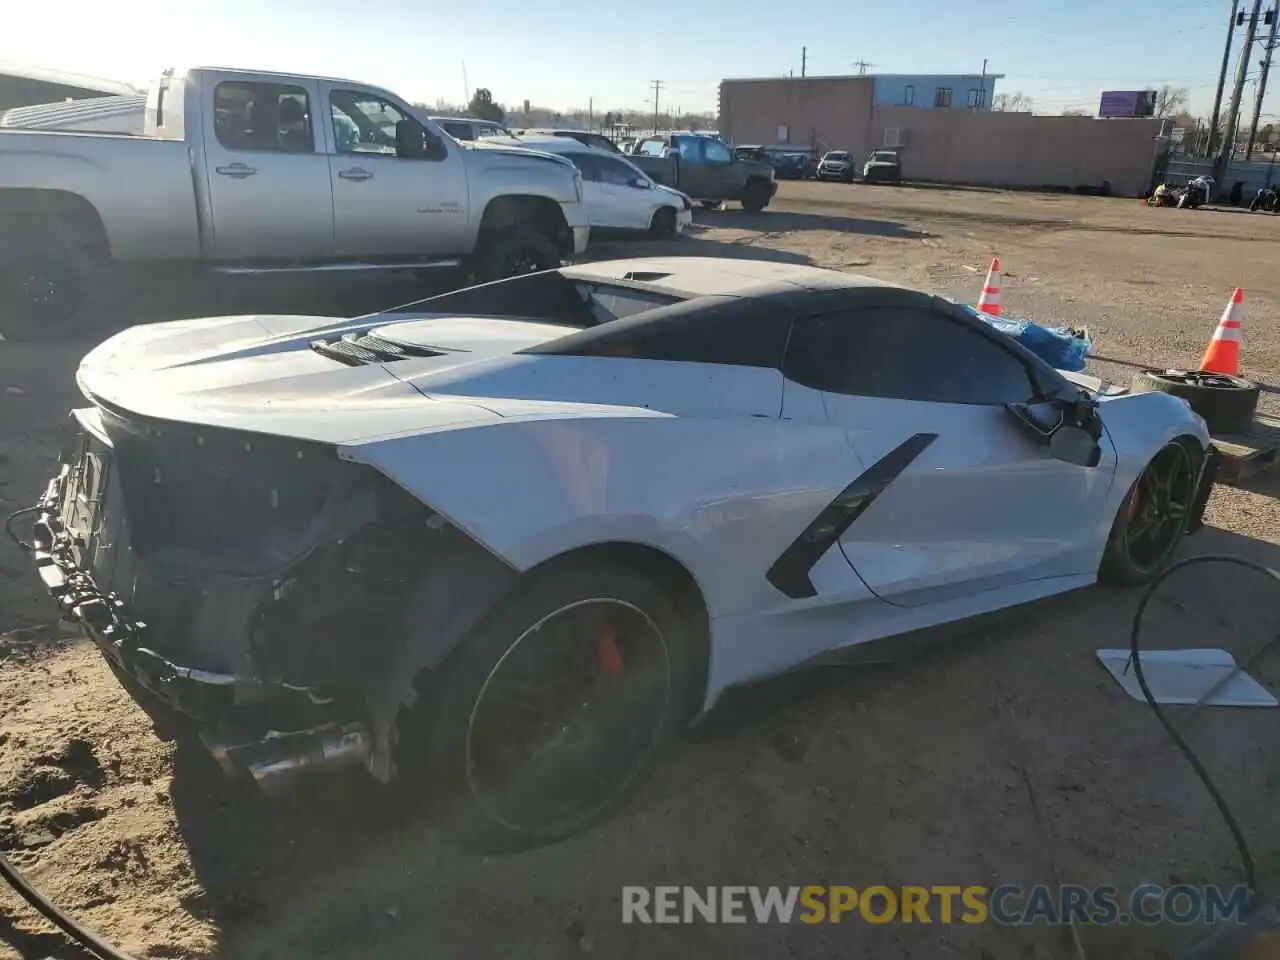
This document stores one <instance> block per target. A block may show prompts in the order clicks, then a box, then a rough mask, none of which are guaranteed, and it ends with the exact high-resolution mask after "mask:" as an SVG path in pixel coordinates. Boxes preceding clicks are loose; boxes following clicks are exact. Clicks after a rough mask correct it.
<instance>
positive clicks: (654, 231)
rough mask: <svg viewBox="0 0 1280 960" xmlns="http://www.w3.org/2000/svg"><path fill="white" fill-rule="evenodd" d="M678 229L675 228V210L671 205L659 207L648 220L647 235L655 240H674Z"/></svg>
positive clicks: (677, 234)
mask: <svg viewBox="0 0 1280 960" xmlns="http://www.w3.org/2000/svg"><path fill="white" fill-rule="evenodd" d="M679 234H680V231H679V230H678V229H677V228H676V212H675V210H674V209H673V208H672V207H660V208H659V209H657V210H655V211H654V213H653V219H652V220H651V221H650V222H649V235H650V236H651V237H653V238H654V239H656V240H674V239H675V238H676V237H677V236H679Z"/></svg>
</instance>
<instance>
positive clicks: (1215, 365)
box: [1200, 287, 1244, 377]
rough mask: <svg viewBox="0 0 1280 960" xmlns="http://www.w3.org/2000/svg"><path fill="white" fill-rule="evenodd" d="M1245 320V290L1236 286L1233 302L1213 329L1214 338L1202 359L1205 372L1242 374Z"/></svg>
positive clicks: (1201, 366) (1231, 374)
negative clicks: (1242, 342)
mask: <svg viewBox="0 0 1280 960" xmlns="http://www.w3.org/2000/svg"><path fill="white" fill-rule="evenodd" d="M1243 322H1244V291H1243V290H1241V289H1240V288H1239V287H1236V292H1235V293H1233V294H1232V295H1231V302H1230V303H1228V304H1227V309H1225V310H1223V311H1222V319H1221V320H1219V321H1218V329H1216V330H1214V331H1213V339H1212V340H1210V341H1209V348H1208V349H1207V350H1205V352H1204V358H1203V359H1202V360H1201V361H1200V369H1201V370H1202V371H1203V372H1205V373H1225V374H1227V375H1228V376H1232V377H1238V376H1239V375H1240V325H1241V324H1242V323H1243Z"/></svg>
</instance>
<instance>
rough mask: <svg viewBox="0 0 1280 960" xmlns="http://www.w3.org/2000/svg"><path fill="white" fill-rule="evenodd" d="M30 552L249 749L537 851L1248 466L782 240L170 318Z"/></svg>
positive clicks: (1161, 553) (87, 365)
mask: <svg viewBox="0 0 1280 960" xmlns="http://www.w3.org/2000/svg"><path fill="white" fill-rule="evenodd" d="M78 381H79V386H80V389H81V391H82V392H83V394H84V396H85V397H86V399H87V404H86V406H85V407H84V408H83V409H78V410H76V411H74V413H73V421H72V429H71V430H70V431H69V436H68V445H67V447H66V450H65V454H64V458H63V462H62V467H61V470H60V472H59V473H58V475H57V476H56V477H54V478H53V479H52V481H51V482H50V483H49V485H48V488H47V491H46V492H45V493H44V495H43V498H42V500H41V502H40V503H39V504H38V505H37V506H35V507H32V508H30V512H32V513H34V514H35V515H36V520H35V523H34V533H33V537H32V541H31V544H30V546H29V548H30V550H31V552H32V554H33V556H34V559H35V561H36V563H37V565H38V567H39V571H40V573H41V575H42V577H43V578H44V581H45V583H46V584H47V586H48V589H49V590H50V592H51V593H52V595H53V596H54V597H55V598H56V600H57V602H58V604H59V605H60V607H61V610H62V612H63V614H64V615H65V616H66V617H68V618H70V619H72V620H74V621H77V622H79V623H81V624H83V626H84V628H85V630H86V632H87V633H88V635H89V636H90V637H92V639H93V640H94V641H95V642H96V643H97V645H98V646H99V647H100V648H101V649H102V651H103V653H104V654H105V657H106V660H107V662H108V663H109V664H110V666H111V668H112V669H113V670H114V671H115V672H116V673H117V675H118V676H119V677H120V678H121V680H122V682H124V683H125V685H126V686H127V687H128V688H129V689H130V691H131V692H132V693H133V695H134V696H135V698H137V699H138V700H139V702H140V703H142V704H143V705H144V706H146V707H147V708H148V710H149V711H151V712H153V715H154V714H155V713H156V712H157V711H159V712H163V713H165V714H166V715H169V716H172V715H174V713H175V712H176V714H178V715H185V716H186V717H187V718H190V720H191V722H193V724H194V725H195V726H196V727H198V728H199V730H200V731H201V733H202V735H203V737H204V739H205V742H206V743H207V744H208V745H209V747H210V748H211V749H212V750H213V752H214V753H215V755H216V756H217V757H218V758H219V760H220V761H221V762H222V763H223V764H224V766H225V768H226V769H227V770H228V771H229V772H238V773H241V774H249V775H251V776H252V777H254V778H255V779H256V780H258V782H259V783H261V784H262V785H263V786H264V787H272V786H274V785H276V784H277V783H278V782H281V778H282V777H283V776H285V775H287V774H291V773H294V772H297V771H299V770H304V769H308V768H332V767H339V766H343V765H352V766H360V765H362V766H365V767H367V768H368V769H369V771H371V772H372V773H373V774H374V775H375V776H377V777H379V778H381V779H383V780H386V781H389V780H391V779H393V778H395V777H396V776H397V775H399V776H401V777H410V776H412V777H413V779H414V780H415V781H416V780H418V779H419V778H421V779H424V780H426V781H427V782H429V783H430V784H431V785H432V788H433V789H438V790H442V791H445V792H446V793H447V795H448V796H449V797H451V798H452V800H453V802H452V803H451V804H449V805H448V806H447V807H446V809H448V810H449V811H450V813H451V815H454V816H455V817H456V820H455V822H454V823H453V828H454V829H455V830H456V831H458V833H459V834H460V835H461V836H463V837H465V838H468V839H470V840H472V841H473V842H474V843H479V844H483V845H485V846H489V847H493V846H501V847H518V846H524V845H534V844H538V843H542V842H547V841H550V840H554V839H556V838H559V837H563V836H566V835H569V834H571V833H573V832H575V831H577V830H580V829H582V828H583V827H584V826H586V825H588V824H590V823H592V822H593V821H596V820H599V819H601V818H603V817H605V816H607V815H608V814H609V813H610V812H611V811H614V810H616V809H618V808H619V807H620V806H621V804H622V803H623V802H624V801H625V800H626V798H627V797H628V796H629V795H630V794H632V793H633V792H634V791H635V789H636V788H637V786H638V785H639V784H640V783H641V782H642V781H643V779H644V775H645V774H646V773H647V771H648V770H649V769H650V768H651V767H652V765H653V764H654V762H655V760H656V759H657V757H659V756H660V754H661V752H662V748H663V747H664V746H666V745H667V744H668V743H669V742H670V741H671V740H672V739H673V738H674V737H675V736H676V735H677V733H678V732H679V730H680V729H681V728H682V727H683V726H684V725H685V724H686V723H688V722H689V721H690V720H691V719H693V718H695V717H696V716H698V715H700V714H702V713H704V712H705V711H707V710H708V709H709V708H710V707H711V706H712V705H713V704H714V703H715V702H716V700H717V698H719V697H720V696H721V694H722V693H723V692H724V691H725V690H727V689H728V688H730V687H733V686H735V685H739V684H744V683H747V682H750V681H754V680H757V679H760V678H764V677H768V676H771V675H776V674H779V673H781V672H783V671H787V670H790V669H793V668H797V667H800V666H803V665H806V664H810V663H814V662H819V661H822V660H824V659H830V658H833V657H838V656H847V655H849V653H850V652H851V651H852V650H853V648H855V647H858V646H859V645H862V644H867V643H868V642H870V641H880V640H884V639H885V638H891V637H894V636H897V635H901V634H904V633H907V632H909V631H916V630H918V629H921V628H925V627H931V626H935V625H940V624H945V623H951V622H955V621H958V620H961V619H963V618H966V617H971V616H975V615H978V614H982V613H985V612H988V611H993V610H996V609H999V608H1004V607H1009V606H1013V605H1016V604H1022V603H1026V602H1028V601H1033V600H1036V599H1039V598H1042V597H1046V596H1049V595H1052V594H1057V593H1061V592H1063V591H1068V590H1073V589H1076V588H1080V587H1085V586H1088V585H1090V584H1093V583H1094V582H1096V581H1098V580H1107V581H1112V582H1117V583H1140V582H1142V581H1144V580H1146V579H1148V578H1150V577H1151V576H1153V575H1154V574H1155V573H1156V572H1157V571H1158V570H1160V569H1161V567H1162V566H1163V565H1165V564H1166V562H1167V561H1168V560H1169V558H1170V556H1171V555H1172V553H1173V551H1174V550H1175V549H1176V547H1177V545H1178V542H1179V540H1180V538H1181V537H1182V536H1183V534H1185V533H1187V532H1188V531H1189V530H1193V529H1195V528H1197V527H1198V526H1199V525H1200V522H1201V520H1200V518H1201V515H1202V513H1203V510H1204V504H1205V500H1206V498H1207V497H1208V494H1209V490H1210V487H1211V485H1212V482H1213V476H1214V473H1213V471H1214V469H1215V466H1216V458H1215V456H1214V454H1213V452H1212V448H1211V446H1210V444H1209V436H1208V433H1207V431H1206V429H1205V425H1204V423H1203V421H1202V420H1201V419H1200V417H1199V416H1197V415H1196V414H1195V413H1193V412H1192V410H1191V409H1190V407H1189V406H1188V405H1187V404H1186V403H1185V402H1184V401H1181V400H1179V399H1176V398H1174V397H1171V396H1168V395H1165V394H1160V393H1150V394H1139V395H1131V396H1116V397H1111V396H1106V395H1105V394H1104V393H1103V392H1101V391H1099V390H1098V389H1097V382H1096V381H1094V383H1093V389H1090V388H1089V387H1088V386H1087V384H1088V380H1087V378H1080V377H1074V378H1073V377H1069V376H1064V375H1063V374H1060V373H1059V372H1057V371H1055V370H1053V369H1052V368H1050V367H1049V366H1047V365H1046V364H1044V363H1043V362H1042V361H1040V360H1039V359H1037V358H1036V357H1035V356H1033V355H1032V354H1030V353H1028V352H1027V351H1026V350H1025V349H1023V348H1022V347H1021V346H1019V345H1018V344H1016V343H1014V342H1012V341H1011V340H1009V339H1008V338H1006V337H1004V336H1003V335H1002V334H1000V333H998V332H995V331H993V330H992V329H990V328H988V327H987V326H986V325H984V324H983V323H981V322H980V321H978V320H975V319H974V318H973V317H972V316H971V315H970V314H968V313H967V312H966V311H965V310H963V309H961V308H959V307H957V306H955V305H954V304H951V303H949V302H947V301H944V300H941V299H938V298H936V297H933V296H930V295H927V294H924V293H919V292H915V291H912V290H908V289H903V288H901V287H897V286H893V285H890V284H886V283H881V282H879V281H876V280H872V279H869V278H866V277H860V276H853V275H849V274H843V273H836V272H831V271H825V270H820V269H816V268H812V267H806V266H793V265H785V264H776V263H764V262H759V261H743V260H729V259H725V260H720V259H702V258H668V259H646V260H626V261H612V262H605V263H595V264H590V265H586V266H574V267H565V268H562V269H559V270H552V271H547V272H542V273H536V274H528V275H525V276H520V277H516V278H513V279H510V280H504V281H500V282H497V283H491V284H486V285H483V286H477V287H470V288H467V289H463V290H458V291H455V292H452V293H447V294H444V295H442V296H438V297H434V298H431V299H428V300H425V301H422V302H420V303H419V304H416V305H415V306H414V307H413V309H412V310H405V309H401V310H398V311H396V312H394V313H384V314H380V315H376V316H373V317H366V318H360V319H356V320H341V321H339V320H333V319H323V318H316V317H294V316H249V317H221V318H215V319H202V320H190V321H179V322H174V323H162V324H155V325H150V326H138V327H134V328H132V329H129V330H126V331H125V332H123V333H121V334H119V335H117V336H115V337H113V338H111V339H110V340H108V341H106V342H105V343H103V344H102V345H101V346H99V347H98V348H97V349H95V350H93V351H92V352H91V353H90V354H89V355H88V356H86V357H85V359H84V361H83V363H82V365H81V367H80V369H79V373H78Z"/></svg>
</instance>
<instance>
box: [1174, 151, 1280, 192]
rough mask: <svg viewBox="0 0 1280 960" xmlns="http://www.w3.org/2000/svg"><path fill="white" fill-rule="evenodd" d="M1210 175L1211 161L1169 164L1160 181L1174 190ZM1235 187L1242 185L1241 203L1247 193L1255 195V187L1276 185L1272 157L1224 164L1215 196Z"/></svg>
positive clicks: (1279, 174)
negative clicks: (1172, 186) (1188, 182)
mask: <svg viewBox="0 0 1280 960" xmlns="http://www.w3.org/2000/svg"><path fill="white" fill-rule="evenodd" d="M1212 175H1213V161H1212V160H1170V161H1169V165H1168V167H1166V168H1165V174H1164V180H1165V182H1166V183H1171V184H1174V185H1175V186H1177V185H1180V184H1183V183H1186V182H1187V181H1188V180H1194V179H1195V178H1196V177H1204V176H1212ZM1237 183H1242V184H1244V195H1245V199H1249V197H1250V195H1251V193H1253V192H1256V191H1257V189H1258V188H1259V187H1263V186H1268V185H1270V184H1272V183H1280V168H1277V166H1276V155H1275V154H1274V153H1273V154H1271V156H1270V157H1269V158H1268V159H1267V160H1247V161H1246V160H1237V161H1235V162H1233V163H1229V164H1227V169H1226V171H1225V172H1224V173H1223V174H1222V178H1221V179H1220V180H1219V181H1218V193H1219V194H1220V195H1222V194H1226V193H1228V192H1230V190H1231V188H1232V187H1234V186H1235V185H1236V184H1237Z"/></svg>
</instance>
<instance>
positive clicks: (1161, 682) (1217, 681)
mask: <svg viewBox="0 0 1280 960" xmlns="http://www.w3.org/2000/svg"><path fill="white" fill-rule="evenodd" d="M1098 660H1099V661H1100V662H1101V663H1102V666H1103V667H1104V668H1106V671H1107V673H1109V674H1111V676H1112V677H1114V678H1115V681H1116V683H1118V684H1120V686H1121V687H1122V688H1123V689H1124V692H1125V693H1127V694H1129V696H1131V697H1132V698H1133V699H1134V700H1141V701H1142V702H1143V703H1145V702H1146V699H1147V698H1146V697H1145V696H1143V694H1142V687H1140V686H1139V685H1138V675H1137V673H1136V672H1135V671H1134V669H1133V665H1132V664H1131V663H1130V651H1129V650H1099V651H1098ZM1141 660H1142V675H1143V677H1144V679H1146V681H1147V686H1148V687H1149V688H1150V689H1151V696H1152V698H1153V699H1154V700H1155V701H1156V703H1160V704H1178V705H1183V706H1194V705H1195V704H1198V703H1202V702H1203V703H1204V705H1205V706H1209V707H1280V700H1277V699H1276V698H1275V697H1274V696H1273V695H1272V694H1271V693H1270V691H1268V690H1267V688H1266V687H1264V686H1263V685H1262V684H1260V683H1258V681H1257V680H1255V679H1253V677H1251V676H1249V674H1247V673H1245V672H1244V671H1243V670H1239V665H1238V664H1237V663H1236V658H1235V657H1233V656H1232V655H1231V654H1230V653H1229V652H1228V651H1226V650H1212V649H1209V650H1199V649H1193V650H1147V651H1145V652H1143V653H1142V654H1141ZM1233 673H1234V674H1235V675H1234V676H1232V674H1233Z"/></svg>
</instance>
